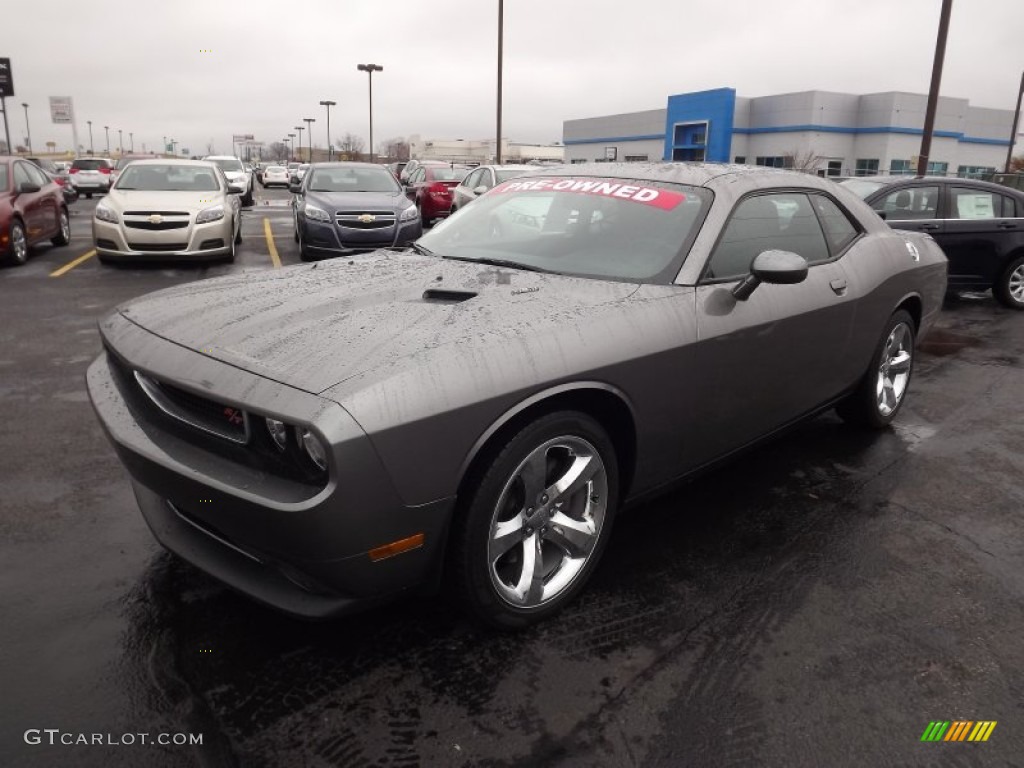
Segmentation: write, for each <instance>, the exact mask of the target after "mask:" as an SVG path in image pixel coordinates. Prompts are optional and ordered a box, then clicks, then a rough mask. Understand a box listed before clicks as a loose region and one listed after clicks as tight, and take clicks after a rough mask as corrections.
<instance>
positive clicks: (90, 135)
mask: <svg viewBox="0 0 1024 768" xmlns="http://www.w3.org/2000/svg"><path fill="white" fill-rule="evenodd" d="M85 122H87V123H88V124H89V154H90V155H95V154H96V150H94V149H93V148H92V120H86V121H85Z"/></svg>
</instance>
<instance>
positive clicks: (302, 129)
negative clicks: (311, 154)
mask: <svg viewBox="0 0 1024 768" xmlns="http://www.w3.org/2000/svg"><path fill="white" fill-rule="evenodd" d="M295 130H296V131H298V132H299V162H300V163H301V162H302V132H303V131H304V130H306V129H305V128H304V127H302V126H301V125H296V126H295Z"/></svg>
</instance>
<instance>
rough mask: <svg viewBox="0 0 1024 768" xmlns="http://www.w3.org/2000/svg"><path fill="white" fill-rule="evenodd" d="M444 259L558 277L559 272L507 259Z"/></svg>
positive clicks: (455, 257)
mask: <svg viewBox="0 0 1024 768" xmlns="http://www.w3.org/2000/svg"><path fill="white" fill-rule="evenodd" d="M441 258H442V259H452V260H453V261H470V262H473V263H475V264H487V265H489V266H492V267H508V268H510V269H522V270H525V271H527V272H545V273H547V274H549V275H557V274H560V273H559V272H555V271H554V270H553V269H544V267H535V266H533V265H531V264H520V263H519V262H518V261H507V260H506V259H471V258H469V257H466V256H442V257H441Z"/></svg>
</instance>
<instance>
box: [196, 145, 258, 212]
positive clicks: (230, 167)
mask: <svg viewBox="0 0 1024 768" xmlns="http://www.w3.org/2000/svg"><path fill="white" fill-rule="evenodd" d="M203 160H208V161H209V162H211V163H216V164H217V165H218V166H219V167H220V169H221V170H222V171H224V175H225V176H227V177H228V183H229V184H232V185H234V186H237V187H241V188H242V200H241V202H242V205H252V171H250V170H249V169H248V168H246V166H245V165H244V164H243V163H242V161H241V160H239V159H238V158H237V157H234V156H233V155H208V156H207V157H204V158H203Z"/></svg>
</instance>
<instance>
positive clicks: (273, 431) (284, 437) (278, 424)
mask: <svg viewBox="0 0 1024 768" xmlns="http://www.w3.org/2000/svg"><path fill="white" fill-rule="evenodd" d="M266 422H267V432H269V433H270V437H271V439H273V441H274V444H275V445H276V446H277V447H278V448H279V449H280V450H282V451H283V450H284V449H285V448H287V447H288V425H287V424H285V423H284V422H283V421H278V420H277V419H271V418H267V419H266Z"/></svg>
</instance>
